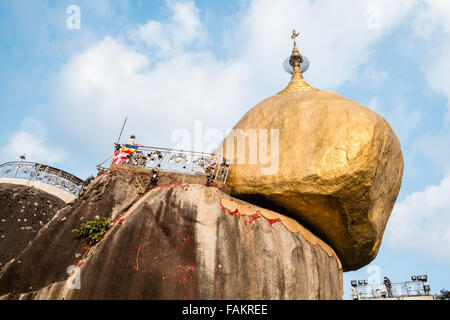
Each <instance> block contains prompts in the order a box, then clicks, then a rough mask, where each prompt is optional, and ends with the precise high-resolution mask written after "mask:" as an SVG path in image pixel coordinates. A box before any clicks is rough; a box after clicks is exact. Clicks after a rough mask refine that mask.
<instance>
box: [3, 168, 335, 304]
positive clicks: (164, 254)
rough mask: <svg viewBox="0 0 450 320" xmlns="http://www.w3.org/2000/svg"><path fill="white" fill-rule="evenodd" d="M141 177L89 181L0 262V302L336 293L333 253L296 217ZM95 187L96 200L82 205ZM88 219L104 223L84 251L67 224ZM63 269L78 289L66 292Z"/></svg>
mask: <svg viewBox="0 0 450 320" xmlns="http://www.w3.org/2000/svg"><path fill="white" fill-rule="evenodd" d="M147 181H148V180H147V179H146V178H145V175H144V174H137V173H135V172H131V171H130V172H126V171H110V172H108V173H107V174H105V175H103V176H100V177H98V178H97V179H96V180H95V181H94V182H93V183H92V184H91V186H90V187H89V189H88V190H87V192H86V194H85V197H86V199H83V198H79V199H77V200H76V201H75V203H74V204H73V206H72V207H67V208H65V209H64V210H61V211H60V213H58V215H57V216H56V217H55V218H54V219H53V220H52V221H51V222H50V223H49V224H48V227H47V228H46V229H45V230H42V231H41V232H40V234H39V235H38V237H37V238H36V240H35V241H34V242H33V243H32V244H31V245H30V246H29V247H28V248H27V249H26V250H25V251H24V252H22V254H21V255H20V256H19V257H18V258H17V259H16V260H15V261H13V262H12V263H10V264H8V265H7V267H6V268H5V270H4V271H3V272H2V273H1V274H0V295H3V297H2V298H3V299H63V298H64V299H341V297H342V265H341V264H340V261H339V259H338V258H337V257H336V255H335V254H334V252H333V251H332V250H331V248H329V247H328V246H327V245H326V244H324V243H323V242H322V241H320V239H318V238H316V237H315V236H313V235H312V234H310V233H308V232H307V231H306V230H304V231H301V232H293V230H294V231H295V230H303V229H302V227H301V226H299V225H298V226H297V225H296V224H297V223H296V222H294V221H291V220H287V219H288V218H285V217H283V216H281V215H278V214H277V213H275V212H269V211H268V210H265V209H262V208H259V207H257V206H253V205H251V204H248V203H246V202H244V201H240V200H236V199H234V198H232V197H230V196H229V195H227V194H226V193H224V192H223V191H221V190H219V189H218V188H216V187H206V186H204V185H201V184H193V183H188V182H186V181H185V179H184V181H183V183H174V184H170V185H166V186H158V187H156V188H153V189H151V190H150V191H146V189H147V187H148V186H147V185H146V183H147ZM99 186H101V188H100V187H99ZM96 190H101V191H102V192H101V194H102V195H103V197H102V199H100V200H98V202H92V199H91V198H92V197H98V195H96ZM119 190H122V191H119ZM144 191H145V192H144ZM101 201H106V202H105V203H103V204H101ZM118 204H123V205H120V206H119V205H118ZM125 204H126V205H125ZM233 206H234V207H233ZM96 215H98V216H100V217H104V216H107V217H111V218H113V219H114V225H113V226H112V228H111V229H110V230H109V231H108V233H107V234H106V235H105V237H104V238H103V239H102V240H101V241H100V242H99V243H98V244H96V245H95V246H93V247H91V248H86V243H85V242H84V241H83V240H79V239H75V238H74V234H73V233H71V230H72V229H73V228H76V227H78V224H79V222H80V218H81V217H82V216H83V217H84V218H85V220H92V218H93V217H94V216H96ZM64 218H66V219H65V220H64V221H62V220H63V219H64ZM293 226H294V227H293ZM295 228H297V229H295ZM83 247H84V248H83ZM31 262H33V264H34V265H31ZM71 265H77V266H78V267H79V268H78V269H76V270H77V271H76V274H75V277H78V278H77V279H78V280H79V283H78V284H79V287H80V288H79V289H69V287H70V285H68V283H72V282H71V281H67V278H68V277H69V274H67V273H66V271H67V268H68V267H69V266H71ZM74 279H75V278H74ZM78 280H77V281H78ZM73 283H75V282H73ZM73 283H72V284H73ZM72 287H73V286H72Z"/></svg>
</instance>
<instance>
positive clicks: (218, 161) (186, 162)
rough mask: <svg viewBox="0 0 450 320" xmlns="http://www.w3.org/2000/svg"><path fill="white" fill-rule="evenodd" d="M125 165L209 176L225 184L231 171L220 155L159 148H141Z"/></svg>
mask: <svg viewBox="0 0 450 320" xmlns="http://www.w3.org/2000/svg"><path fill="white" fill-rule="evenodd" d="M125 163H126V164H128V165H131V166H134V167H138V168H145V169H151V170H154V169H156V170H158V171H167V172H175V173H184V174H191V175H201V176H207V177H208V179H211V180H215V181H218V182H223V183H226V181H227V178H228V173H229V169H230V164H229V162H228V161H227V160H226V159H225V158H223V156H222V155H220V154H214V153H205V152H194V151H185V150H175V149H166V148H157V147H139V149H138V150H137V151H135V152H133V153H132V154H131V156H130V157H129V158H128V159H127V160H126V162H125Z"/></svg>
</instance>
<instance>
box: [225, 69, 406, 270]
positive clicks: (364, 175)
mask: <svg viewBox="0 0 450 320" xmlns="http://www.w3.org/2000/svg"><path fill="white" fill-rule="evenodd" d="M297 77H298V78H299V79H300V80H301V81H302V83H304V81H303V80H302V78H300V75H297ZM293 79H294V77H293ZM300 80H299V81H300ZM297 82H298V81H297ZM292 83H294V84H295V83H296V82H295V81H294V82H292V81H291V84H290V86H288V88H291V87H292V86H293V85H292ZM297 87H298V88H297ZM299 88H300V89H301V90H300V89H299ZM234 129H235V131H234V132H232V134H230V135H229V136H228V137H227V138H226V140H225V141H224V143H223V144H222V145H221V146H220V147H219V148H218V150H217V151H218V152H220V153H223V154H225V156H226V157H227V158H228V159H229V160H231V161H232V162H233V165H232V166H231V171H230V176H229V178H228V182H227V183H228V184H229V185H230V187H231V195H232V196H235V197H237V198H240V199H244V200H246V201H248V202H251V203H253V204H256V205H260V206H262V207H265V208H268V209H272V210H275V211H277V212H279V213H283V214H285V215H288V216H290V217H293V218H295V219H297V220H298V221H299V222H301V223H302V224H303V225H305V226H306V227H307V228H308V229H309V230H311V231H313V232H314V233H315V234H316V235H318V236H319V237H320V238H321V239H323V240H324V241H326V242H327V243H328V244H330V245H331V246H332V247H333V248H334V249H335V251H336V253H337V255H338V256H339V258H340V259H341V261H342V264H343V266H344V271H348V270H355V269H358V268H360V267H362V266H364V265H366V264H368V263H369V262H370V261H372V260H373V259H374V258H375V257H376V255H377V253H378V249H379V247H380V243H381V240H382V236H383V232H384V230H385V226H386V223H387V221H388V218H389V216H390V213H391V211H392V208H393V205H394V202H395V200H396V198H397V195H398V192H399V189H400V185H401V179H402V173H403V156H402V153H401V149H400V143H399V140H398V139H397V137H396V135H395V133H394V132H393V131H392V129H391V127H390V125H389V124H388V123H387V122H386V120H385V119H384V118H383V117H381V116H380V115H378V114H376V113H375V112H373V111H371V110H369V109H368V108H366V107H364V106H362V105H360V104H358V103H356V102H354V101H351V100H349V99H346V98H344V97H343V96H341V95H339V94H336V93H332V92H329V91H322V90H315V89H313V88H311V87H309V86H308V87H305V88H303V87H299V86H294V87H293V88H291V90H288V91H286V92H281V93H280V94H278V95H275V96H273V97H270V98H268V99H266V100H264V101H262V102H261V103H259V104H257V105H256V106H255V107H254V108H252V109H251V110H249V111H248V112H247V113H246V114H245V115H244V117H243V118H242V119H241V120H240V121H239V122H238V123H237V124H236V126H235V127H234ZM239 129H242V131H239ZM261 129H264V130H267V136H266V141H267V148H264V146H265V144H264V140H261V139H262V138H265V135H262V134H261V133H264V132H265V131H261ZM274 129H275V130H278V135H279V137H278V139H279V140H278V141H279V144H278V145H274V144H273V143H272V142H273V140H272V135H271V134H270V133H271V130H274ZM249 130H250V131H249ZM251 130H254V131H255V132H256V133H257V134H258V137H257V140H258V145H257V146H256V145H255V144H253V149H252V146H251V143H249V141H250V140H248V141H247V144H246V145H245V153H244V155H245V157H246V158H245V163H242V162H244V161H242V160H241V163H240V162H239V159H238V151H237V148H238V146H236V144H238V142H237V141H238V140H237V139H236V140H235V142H234V143H235V147H236V150H235V151H234V152H233V150H232V148H230V147H229V148H228V150H227V143H230V144H229V146H232V145H233V144H232V140H233V139H235V137H234V135H237V136H239V137H244V136H245V135H246V134H247V135H249V136H251V134H249V133H250V132H251ZM275 141H276V140H275ZM261 146H263V149H262V150H261ZM274 151H276V152H278V153H277V154H274ZM267 154H268V155H270V157H271V158H272V159H271V163H270V164H264V163H263V161H262V160H261V156H262V155H267ZM251 155H253V156H255V155H256V156H258V157H259V158H258V164H251ZM241 156H242V152H241ZM242 159H243V158H242ZM276 160H278V163H276ZM274 164H277V166H276V170H275V171H273V170H271V169H270V165H272V166H273V165H274Z"/></svg>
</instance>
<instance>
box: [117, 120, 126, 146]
mask: <svg viewBox="0 0 450 320" xmlns="http://www.w3.org/2000/svg"><path fill="white" fill-rule="evenodd" d="M125 123H127V117H125V121H124V122H123V126H122V130H120V135H119V138H118V139H117V143H119V141H120V138H121V137H122V132H123V128H125Z"/></svg>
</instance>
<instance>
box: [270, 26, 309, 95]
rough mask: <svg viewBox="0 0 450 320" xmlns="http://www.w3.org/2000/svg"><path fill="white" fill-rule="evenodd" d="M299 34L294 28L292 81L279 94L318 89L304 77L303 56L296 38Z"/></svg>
mask: <svg viewBox="0 0 450 320" xmlns="http://www.w3.org/2000/svg"><path fill="white" fill-rule="evenodd" d="M298 36H299V33H298V32H296V31H295V29H294V30H292V35H291V39H292V40H294V48H293V49H292V53H291V57H290V58H289V64H290V65H291V66H292V68H293V70H292V77H291V82H289V84H288V86H287V87H286V89H284V90H283V91H280V92H279V93H278V94H283V93H287V92H293V91H308V90H317V89H316V88H313V87H311V86H310V85H309V84H308V83H307V82H306V81H305V79H303V74H302V71H301V68H300V67H301V64H302V63H303V57H302V55H301V54H300V52H299V51H298V48H297V43H296V38H297V37H298Z"/></svg>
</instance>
